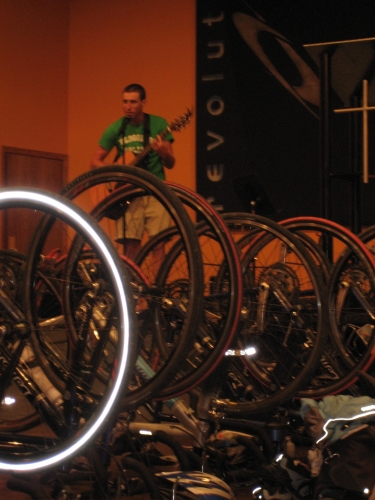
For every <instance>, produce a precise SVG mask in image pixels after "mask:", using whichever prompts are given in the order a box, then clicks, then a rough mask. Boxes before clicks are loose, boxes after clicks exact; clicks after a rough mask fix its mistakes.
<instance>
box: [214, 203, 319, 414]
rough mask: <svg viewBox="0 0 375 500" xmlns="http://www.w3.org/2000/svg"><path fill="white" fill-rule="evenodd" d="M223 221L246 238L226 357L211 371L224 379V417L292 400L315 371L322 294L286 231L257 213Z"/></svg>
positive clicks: (315, 273)
mask: <svg viewBox="0 0 375 500" xmlns="http://www.w3.org/2000/svg"><path fill="white" fill-rule="evenodd" d="M223 218H224V220H225V222H226V223H227V224H228V225H229V227H230V228H231V230H232V232H233V234H234V236H235V238H236V240H237V241H242V242H243V241H244V236H245V235H246V234H249V235H251V238H249V240H247V242H246V246H245V247H243V248H242V258H241V265H242V269H243V280H244V300H243V315H242V321H241V323H240V327H239V331H238V334H237V336H236V338H235V343H234V344H233V349H232V353H231V354H232V356H227V357H226V359H225V363H223V364H222V366H221V367H219V371H218V377H217V378H219V377H223V380H225V382H224V383H223V384H222V385H221V389H222V391H223V392H222V394H219V398H220V408H221V409H222V410H223V411H224V413H226V414H227V415H228V416H236V415H237V416H248V415H251V414H254V413H261V412H263V411H269V410H270V409H271V408H273V407H275V406H278V405H280V404H282V403H283V402H285V401H287V400H288V399H290V398H292V397H294V396H295V395H296V393H297V392H298V391H299V390H300V389H301V388H302V387H303V386H304V384H305V383H306V381H307V380H308V379H309V377H310V376H311V375H312V373H313V372H314V370H315V369H316V365H317V363H318V361H319V359H320V355H321V353H322V350H323V347H324V335H325V334H326V330H327V325H328V309H327V295H326V288H325V286H324V283H323V281H322V277H321V274H320V272H319V271H318V270H317V268H316V266H315V263H314V261H313V259H312V258H311V256H310V254H309V252H308V251H307V250H306V248H305V247H304V245H303V244H302V243H301V241H300V240H299V239H298V238H297V237H296V236H294V235H293V234H292V233H291V232H289V231H288V230H287V229H285V228H284V227H282V226H280V225H278V224H277V223H275V222H273V221H270V220H268V219H266V218H264V217H260V216H256V215H250V214H241V213H234V214H224V215H223ZM245 311H247V313H246V314H245ZM229 354H230V353H229ZM225 399H228V403H226V402H225Z"/></svg>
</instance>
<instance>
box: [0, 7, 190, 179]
mask: <svg viewBox="0 0 375 500" xmlns="http://www.w3.org/2000/svg"><path fill="white" fill-rule="evenodd" d="M0 68H1V77H0V110H1V112H0V145H1V146H11V147H19V148H26V149H36V150H42V151H50V152H54V153H62V154H68V155H69V172H68V176H69V179H71V178H73V177H75V176H76V175H78V174H79V173H81V172H83V171H85V170H87V169H88V165H89V161H90V157H91V154H92V152H93V150H94V149H95V147H96V143H97V141H98V139H99V136H100V135H101V133H102V131H103V130H104V128H105V127H106V126H107V125H108V124H110V123H111V122H112V121H114V120H115V119H117V118H119V117H120V116H121V101H120V98H121V90H122V88H123V87H124V86H125V85H126V84H128V83H131V82H138V83H141V84H143V85H144V86H145V87H146V90H147V93H148V98H147V111H148V112H150V113H155V114H160V115H162V116H164V117H165V118H166V119H167V120H168V121H172V120H173V119H174V118H176V117H177V116H179V115H181V114H183V113H185V111H186V109H187V108H188V107H191V106H193V107H194V105H195V0H159V1H157V2H155V0H139V1H138V2H130V0H70V1H69V0H62V1H57V0H11V1H9V0H0ZM174 150H175V155H176V158H177V162H176V166H175V168H174V169H173V170H172V171H168V179H170V180H173V181H176V182H180V183H181V184H184V185H186V186H189V187H194V186H195V121H194V117H193V120H192V123H191V125H189V126H188V127H187V128H186V129H185V130H183V131H181V132H176V133H175V143H174Z"/></svg>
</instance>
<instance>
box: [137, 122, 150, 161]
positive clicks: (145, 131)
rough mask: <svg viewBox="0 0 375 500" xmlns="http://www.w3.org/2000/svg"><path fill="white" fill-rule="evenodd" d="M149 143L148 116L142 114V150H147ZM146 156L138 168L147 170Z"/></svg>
mask: <svg viewBox="0 0 375 500" xmlns="http://www.w3.org/2000/svg"><path fill="white" fill-rule="evenodd" d="M149 142H150V115H149V114H148V113H144V117H143V148H147V147H148V144H149ZM147 165H148V154H147V155H146V156H145V157H144V158H143V159H142V160H141V161H140V162H139V163H138V166H139V167H141V168H144V169H145V170H147Z"/></svg>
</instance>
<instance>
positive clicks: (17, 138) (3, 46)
mask: <svg viewBox="0 0 375 500" xmlns="http://www.w3.org/2000/svg"><path fill="white" fill-rule="evenodd" d="M68 36H69V9H68V4H67V2H64V1H62V2H60V1H57V2H55V1H51V0H37V1H34V0H12V1H8V0H0V68H1V75H0V146H11V147H19V148H26V149H36V150H42V151H50V152H53V153H62V154H66V153H67V152H68V151H67V147H68V109H67V103H68V55H69V54H68V47H69V44H68Z"/></svg>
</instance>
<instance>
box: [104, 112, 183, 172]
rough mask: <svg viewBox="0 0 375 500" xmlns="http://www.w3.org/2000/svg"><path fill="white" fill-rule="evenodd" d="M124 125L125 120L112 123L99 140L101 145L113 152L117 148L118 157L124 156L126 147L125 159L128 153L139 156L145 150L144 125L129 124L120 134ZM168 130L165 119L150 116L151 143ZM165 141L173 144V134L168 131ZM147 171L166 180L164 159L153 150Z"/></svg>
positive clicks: (148, 160)
mask: <svg viewBox="0 0 375 500" xmlns="http://www.w3.org/2000/svg"><path fill="white" fill-rule="evenodd" d="M122 124H123V118H120V119H119V120H117V121H115V122H114V123H112V124H111V125H110V126H109V127H108V128H107V129H106V130H105V131H104V133H103V135H102V137H101V138H100V140H99V145H100V146H101V147H102V148H104V149H106V150H107V151H111V149H112V148H113V147H116V148H117V153H118V156H123V154H124V145H125V157H126V153H133V154H134V155H137V154H139V153H140V152H142V151H143V149H144V137H143V130H144V129H143V124H142V123H141V124H140V125H132V124H130V123H128V124H127V125H126V127H125V131H124V134H122V133H121V134H120V131H121V128H122ZM167 129H168V122H167V121H166V120H165V119H164V118H162V117H161V116H156V115H150V139H149V141H150V142H151V141H153V140H154V139H155V138H156V136H157V135H159V134H161V133H165V131H166V130H167ZM164 139H165V140H167V141H169V142H173V136H172V134H171V132H169V131H168V133H167V134H166V136H165V137H164ZM127 163H129V162H127ZM147 170H148V171H149V172H151V173H153V174H154V175H156V177H158V178H159V179H163V180H164V179H165V174H164V169H163V163H162V159H161V157H160V156H159V155H158V154H157V153H156V152H155V151H154V150H153V149H151V151H150V153H149V154H148V156H147Z"/></svg>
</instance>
